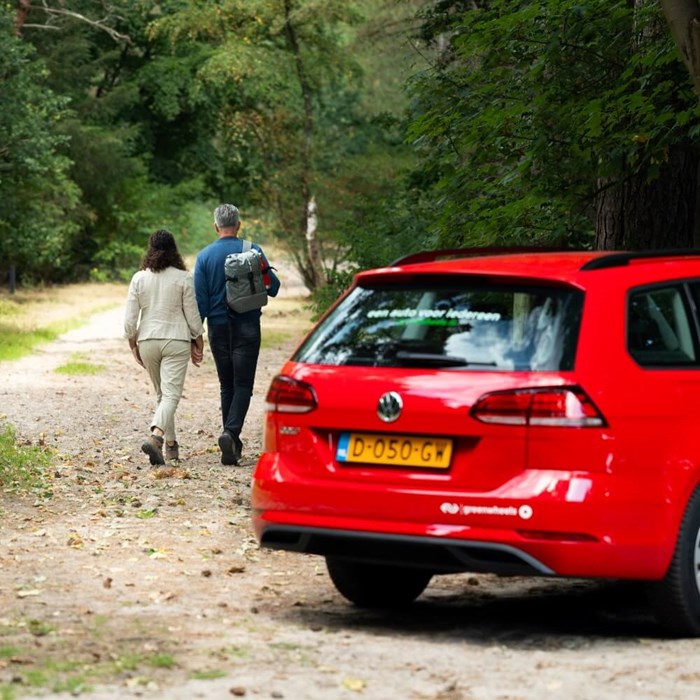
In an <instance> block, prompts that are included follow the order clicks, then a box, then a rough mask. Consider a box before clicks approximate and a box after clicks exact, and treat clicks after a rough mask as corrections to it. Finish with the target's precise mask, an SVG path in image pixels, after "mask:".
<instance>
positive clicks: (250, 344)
mask: <svg viewBox="0 0 700 700" xmlns="http://www.w3.org/2000/svg"><path fill="white" fill-rule="evenodd" d="M240 228H241V221H240V215H239V212H238V209H237V207H235V206H233V204H221V205H219V206H218V207H217V208H216V209H215V210H214V229H215V230H216V233H217V236H218V238H217V240H215V241H214V242H213V243H211V244H209V245H208V246H207V247H206V248H204V250H202V251H201V252H200V253H199V255H198V256H197V261H196V263H195V268H194V287H195V294H196V297H197V306H198V307H199V315H200V316H201V317H202V320H205V319H206V321H207V333H208V335H209V347H210V348H211V354H212V357H213V358H214V363H215V364H216V372H217V374H218V376H219V385H220V390H221V417H222V422H223V431H222V433H221V435H220V436H219V448H220V449H221V463H222V464H226V465H234V464H238V461H239V459H240V458H241V452H242V449H243V443H242V442H241V437H240V436H241V430H242V428H243V423H244V421H245V417H246V413H247V412H248V407H249V406H250V399H251V396H252V395H253V384H254V382H255V370H256V367H257V364H258V354H259V352H260V316H261V311H260V309H254V310H253V311H246V312H245V313H235V312H233V311H231V310H229V308H228V305H227V304H226V274H225V272H224V263H225V261H226V256H227V255H230V254H231V253H240V252H242V250H243V241H242V240H241V239H240V238H238V232H239V230H240ZM252 247H253V248H254V249H256V250H259V251H260V253H261V254H262V256H263V258H264V257H265V254H264V253H263V251H262V249H261V248H260V246H258V245H256V244H253V245H252ZM265 264H266V265H267V267H268V268H269V264H268V263H267V260H266V259H265ZM279 288H280V281H279V279H278V278H277V276H276V275H275V274H274V272H273V271H272V270H271V269H270V270H269V285H268V286H267V293H268V295H269V296H272V297H274V296H277V292H278V291H279Z"/></svg>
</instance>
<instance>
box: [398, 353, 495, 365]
mask: <svg viewBox="0 0 700 700" xmlns="http://www.w3.org/2000/svg"><path fill="white" fill-rule="evenodd" d="M394 357H395V359H397V360H400V361H402V362H411V363H416V364H421V365H434V366H435V367H466V366H467V365H469V362H467V361H466V360H465V359H464V358H463V357H456V356H455V355H442V354H440V353H432V352H408V351H407V350H399V351H398V352H397V353H396V355H395V356H394ZM479 364H481V363H479ZM494 364H495V363H494Z"/></svg>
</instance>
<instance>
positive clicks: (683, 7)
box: [661, 0, 700, 97]
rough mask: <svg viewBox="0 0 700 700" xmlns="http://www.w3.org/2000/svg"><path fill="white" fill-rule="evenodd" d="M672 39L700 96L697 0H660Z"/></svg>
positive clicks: (699, 38) (699, 11) (699, 34)
mask: <svg viewBox="0 0 700 700" xmlns="http://www.w3.org/2000/svg"><path fill="white" fill-rule="evenodd" d="M661 9H662V10H663V12H664V15H665V16H666V21H667V22H668V26H669V27H670V29H671V36H672V37H673V41H674V43H675V44H676V47H677V48H678V51H679V52H680V54H681V58H682V59H683V63H684V64H685V67H686V68H687V69H688V73H689V74H690V77H691V79H692V81H693V86H694V87H695V93H696V94H697V95H698V97H700V3H698V0H661Z"/></svg>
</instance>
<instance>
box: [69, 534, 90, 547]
mask: <svg viewBox="0 0 700 700" xmlns="http://www.w3.org/2000/svg"><path fill="white" fill-rule="evenodd" d="M66 544H67V545H68V546H69V547H74V548H76V549H77V548H79V547H82V546H83V545H84V544H85V543H84V542H83V538H82V537H81V536H80V535H79V534H78V533H77V532H71V534H70V537H69V538H68V542H66Z"/></svg>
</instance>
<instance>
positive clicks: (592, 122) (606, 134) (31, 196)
mask: <svg viewBox="0 0 700 700" xmlns="http://www.w3.org/2000/svg"><path fill="white" fill-rule="evenodd" d="M699 26H700V5H699V4H698V3H697V2H696V0H13V1H11V2H9V1H7V0H2V1H1V2H0V55H1V56H2V59H1V61H0V280H2V279H6V280H9V279H10V278H12V279H13V282H14V281H16V283H17V284H20V285H27V284H37V283H44V284H50V283H66V282H72V281H82V280H90V279H91V280H115V279H116V280H125V279H128V278H129V277H130V276H131V274H133V271H134V270H135V269H136V267H137V266H138V264H139V260H140V258H141V255H142V253H143V249H144V246H145V243H146V240H147V237H148V235H149V234H150V233H151V232H152V231H154V230H156V229H158V228H167V229H168V230H171V231H172V232H173V233H174V234H175V235H176V238H177V240H178V243H179V245H180V247H181V249H182V250H183V251H184V252H186V253H188V254H195V253H196V251H197V250H198V249H199V248H201V247H202V246H203V245H205V244H206V243H208V242H209V241H210V240H211V239H212V236H213V231H212V211H213V208H214V207H215V206H216V205H217V204H218V203H220V202H224V201H226V202H233V203H235V204H237V205H238V206H239V208H240V209H241V212H242V216H243V221H244V226H245V229H244V233H245V236H246V237H249V238H252V239H253V240H257V241H259V242H261V243H263V244H266V243H270V244H272V243H274V245H275V246H277V247H278V248H279V249H281V250H284V251H285V253H287V254H288V255H289V256H290V257H291V259H292V260H293V262H294V264H295V265H296V267H297V269H298V270H299V272H300V274H301V275H302V278H303V280H304V281H305V283H306V285H307V286H308V287H309V289H311V290H312V291H313V292H314V293H315V294H316V295H317V298H318V299H320V300H323V299H324V298H327V299H330V298H332V297H333V296H334V295H335V294H336V293H337V290H338V289H341V288H342V287H344V286H345V285H346V284H347V281H348V280H349V277H350V276H351V275H352V274H353V273H354V271H356V270H358V269H362V268H366V267H371V266H378V265H384V264H388V263H390V262H391V261H392V260H394V259H396V258H397V257H400V256H401V255H403V254H405V253H409V252H414V251H418V250H422V249H426V248H428V249H429V248H436V247H441V248H456V247H472V246H510V245H542V246H556V247H567V248H600V249H658V248H690V247H695V245H696V242H697V241H698V240H700V232H699V228H700V225H699V221H700V217H698V211H700V200H699V199H698V197H697V189H698V165H699V164H700V157H699V151H698V136H699V135H700V102H699V101H698V86H699V85H700V68H699V67H698V65H696V59H695V56H700V50H696V49H700V30H699V29H698V27H699Z"/></svg>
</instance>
